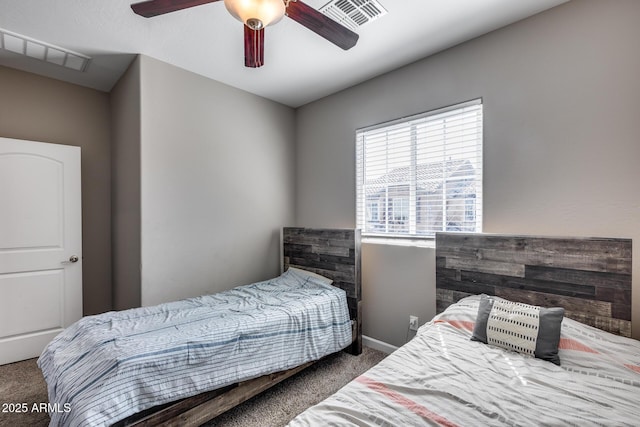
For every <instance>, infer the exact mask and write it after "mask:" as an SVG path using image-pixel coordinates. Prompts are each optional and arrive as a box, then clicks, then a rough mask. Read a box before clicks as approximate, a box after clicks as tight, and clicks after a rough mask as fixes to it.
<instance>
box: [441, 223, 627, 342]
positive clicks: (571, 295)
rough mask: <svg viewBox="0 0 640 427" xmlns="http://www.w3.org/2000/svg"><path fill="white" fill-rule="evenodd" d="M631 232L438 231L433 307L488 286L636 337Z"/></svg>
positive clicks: (500, 293)
mask: <svg viewBox="0 0 640 427" xmlns="http://www.w3.org/2000/svg"><path fill="white" fill-rule="evenodd" d="M631 253H632V245H631V239H613V238H587V237H576V238H566V237H544V236H513V235H496V234H466V233H437V234H436V309H437V311H438V312H441V311H442V310H444V309H445V308H446V307H448V306H449V305H450V304H452V303H454V302H456V301H458V300H459V299H460V298H462V297H464V296H466V295H469V294H479V293H486V294H489V295H497V296H501V297H503V298H506V299H510V300H515V301H521V302H525V303H529V304H535V305H542V306H547V307H548V306H562V307H564V308H565V311H566V315H567V316H568V317H571V318H574V319H576V320H579V321H581V322H583V323H586V324H589V325H592V326H596V327H598V328H601V329H604V330H607V331H609V332H613V333H616V334H620V335H624V336H631V322H630V320H631Z"/></svg>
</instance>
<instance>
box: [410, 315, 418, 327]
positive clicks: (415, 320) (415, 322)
mask: <svg viewBox="0 0 640 427" xmlns="http://www.w3.org/2000/svg"><path fill="white" fill-rule="evenodd" d="M409 330H411V331H417V330H418V316H409Z"/></svg>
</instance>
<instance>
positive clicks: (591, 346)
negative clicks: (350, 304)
mask: <svg viewBox="0 0 640 427" xmlns="http://www.w3.org/2000/svg"><path fill="white" fill-rule="evenodd" d="M478 303H479V296H471V297H467V298H465V299H463V300H461V301H459V302H458V303H457V304H454V305H452V306H450V307H449V308H448V309H447V310H445V312H443V313H441V314H439V315H437V316H436V317H435V318H434V319H433V320H432V321H431V322H429V323H427V324H425V325H423V326H422V327H421V328H420V329H419V331H418V333H417V335H416V336H415V337H414V338H413V339H412V340H411V341H410V342H409V343H408V344H406V345H404V346H403V347H401V348H399V349H398V350H396V351H395V352H394V353H392V354H391V355H389V356H388V357H387V358H386V359H385V360H383V361H382V362H381V363H380V364H378V365H377V366H375V367H373V368H372V369H370V370H369V371H368V372H366V373H365V374H363V375H361V376H360V377H358V378H357V379H355V380H354V381H352V382H351V383H349V384H348V385H347V386H345V387H344V388H343V389H341V390H340V391H339V392H338V393H336V394H335V395H333V396H331V397H330V398H328V399H326V400H325V401H323V402H321V403H320V404H318V405H316V406H314V407H312V408H310V409H308V410H307V411H305V412H303V413H302V414H301V415H299V416H298V417H296V418H295V419H294V420H292V421H291V423H290V424H289V425H290V426H291V427H298V426H317V425H332V426H342V425H361V426H362V425H371V426H373V425H382V426H422V425H443V426H541V425H547V426H572V425H573V426H637V425H638V423H639V422H640V342H638V341H635V340H632V339H629V338H624V337H620V336H616V335H613V334H611V333H608V332H604V331H601V330H599V329H595V328H593V327H590V326H587V325H584V324H582V323H579V322H577V321H574V320H572V319H568V318H564V320H563V321H562V332H561V338H560V345H559V356H560V360H561V365H560V366H557V365H555V364H553V363H550V362H548V361H545V360H541V359H538V358H534V357H531V356H526V355H523V354H520V353H517V352H513V351H507V350H505V349H503V348H499V347H495V346H489V345H486V344H484V343H481V342H476V341H471V339H470V338H471V335H472V331H473V328H474V325H475V320H476V314H477V312H478Z"/></svg>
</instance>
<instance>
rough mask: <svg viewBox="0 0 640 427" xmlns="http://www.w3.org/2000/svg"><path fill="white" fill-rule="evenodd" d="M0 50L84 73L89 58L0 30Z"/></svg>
mask: <svg viewBox="0 0 640 427" xmlns="http://www.w3.org/2000/svg"><path fill="white" fill-rule="evenodd" d="M0 49H4V50H7V51H9V52H13V53H17V54H18V55H25V56H29V57H31V58H35V59H39V60H40V61H45V62H48V63H50V64H55V65H61V66H63V67H66V68H71V69H72V70H76V71H85V70H86V69H87V65H88V64H89V61H90V60H91V58H89V57H88V56H86V55H83V54H81V53H78V52H73V51H71V50H69V49H65V48H63V47H60V46H55V45H52V44H49V43H45V42H43V41H40V40H36V39H32V38H31V37H27V36H23V35H22V34H18V33H13V32H11V31H9V30H5V29H3V28H0Z"/></svg>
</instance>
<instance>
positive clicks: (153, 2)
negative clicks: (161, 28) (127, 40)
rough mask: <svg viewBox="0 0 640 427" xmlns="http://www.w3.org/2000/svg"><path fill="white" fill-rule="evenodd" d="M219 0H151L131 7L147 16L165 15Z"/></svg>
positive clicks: (141, 14)
mask: <svg viewBox="0 0 640 427" xmlns="http://www.w3.org/2000/svg"><path fill="white" fill-rule="evenodd" d="M217 1H219V0H149V1H143V2H141V3H135V4H132V5H131V9H133V11H134V12H135V13H136V14H138V15H140V16H144V17H145V18H151V17H152V16H158V15H163V14H165V13H169V12H175V11H176V10H182V9H188V8H190V7H194V6H200V5H201V4H207V3H213V2H217Z"/></svg>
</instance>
